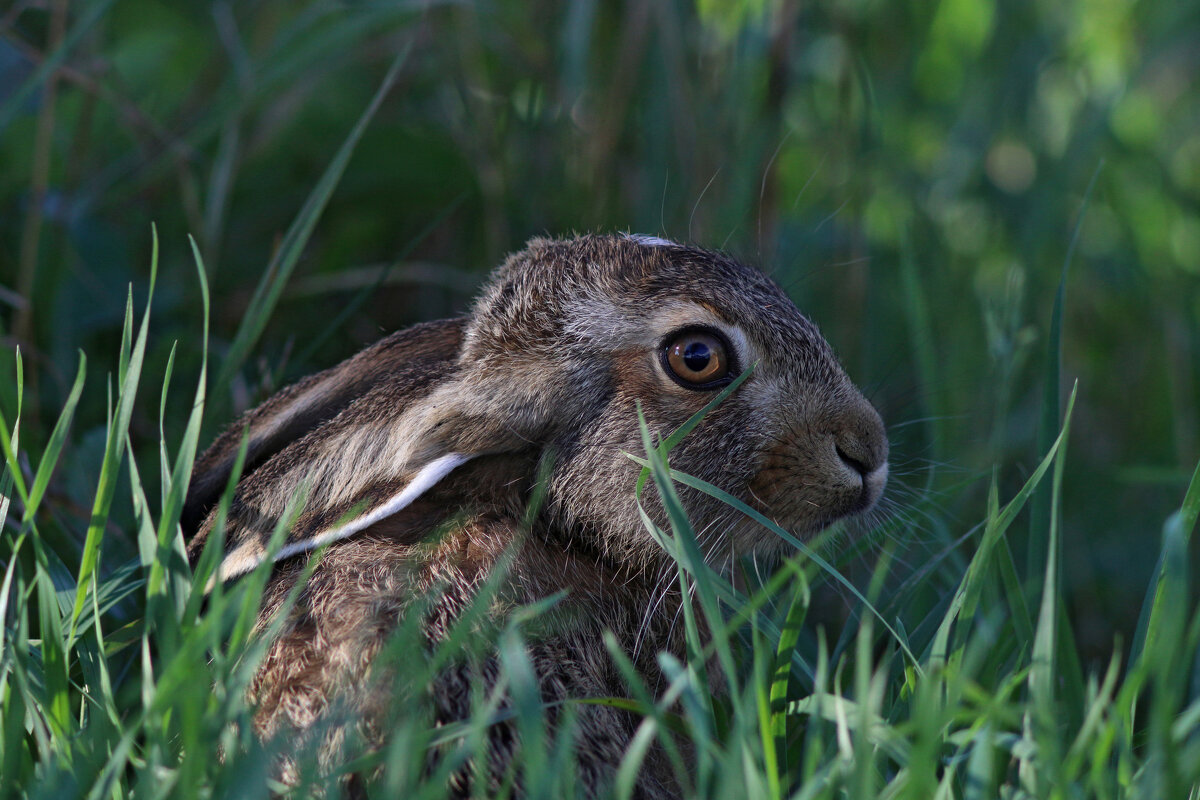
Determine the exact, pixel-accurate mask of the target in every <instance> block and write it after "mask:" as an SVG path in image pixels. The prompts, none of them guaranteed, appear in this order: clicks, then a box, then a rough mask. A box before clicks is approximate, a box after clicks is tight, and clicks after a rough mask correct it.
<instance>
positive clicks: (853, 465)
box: [834, 444, 871, 478]
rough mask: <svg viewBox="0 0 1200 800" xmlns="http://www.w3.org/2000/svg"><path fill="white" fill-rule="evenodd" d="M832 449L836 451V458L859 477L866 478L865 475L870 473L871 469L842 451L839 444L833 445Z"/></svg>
mask: <svg viewBox="0 0 1200 800" xmlns="http://www.w3.org/2000/svg"><path fill="white" fill-rule="evenodd" d="M834 449H835V450H836V451H837V454H838V458H840V459H841V460H842V463H844V464H845V465H846V466H848V467H850V469H852V470H854V471H855V472H857V473H858V474H859V475H862V476H863V477H864V478H865V477H866V476H867V473H869V472H870V471H871V468H870V467H868V466H867V465H866V463H865V462H863V461H860V460H859V459H857V458H855V457H854V456H852V455H850V454H849V453H847V452H846V451H845V450H843V449H842V446H841V445H840V444H835V445H834Z"/></svg>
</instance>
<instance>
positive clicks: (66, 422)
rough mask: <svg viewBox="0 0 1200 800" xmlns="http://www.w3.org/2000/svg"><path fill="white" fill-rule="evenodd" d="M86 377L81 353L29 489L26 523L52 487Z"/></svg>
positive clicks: (85, 359)
mask: <svg viewBox="0 0 1200 800" xmlns="http://www.w3.org/2000/svg"><path fill="white" fill-rule="evenodd" d="M86 375H87V356H85V355H84V354H83V351H80V353H79V369H78V370H77V371H76V374H75V383H74V385H73V386H72V387H71V391H70V393H69V394H68V395H67V401H66V403H65V404H64V405H63V409H62V413H61V414H59V416H58V422H56V423H55V424H54V430H53V431H51V433H50V440H49V441H48V442H47V443H46V451H45V453H43V454H42V460H41V462H40V463H39V464H38V470H37V474H36V475H35V476H34V478H33V486H32V487H30V489H29V500H28V501H27V502H26V505H25V521H26V522H30V521H32V520H33V517H34V515H35V514H36V513H37V510H38V506H40V505H41V503H42V497H43V496H44V495H45V494H46V487H47V486H49V485H50V476H51V475H52V474H53V473H54V468H55V467H56V466H58V456H59V454H60V453H61V452H62V448H63V444H64V443H65V442H66V440H67V431H68V430H70V428H71V420H72V419H73V418H74V416H75V406H76V405H78V403H79V395H80V394H81V393H82V392H83V379H84V378H85V377H86Z"/></svg>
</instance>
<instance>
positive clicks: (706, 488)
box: [627, 454, 923, 672]
mask: <svg viewBox="0 0 1200 800" xmlns="http://www.w3.org/2000/svg"><path fill="white" fill-rule="evenodd" d="M627 455H628V454H627ZM629 458H632V459H633V460H634V461H636V462H638V463H640V464H642V465H643V466H644V465H645V464H646V463H647V462H646V461H645V460H644V459H640V458H637V457H635V456H632V455H630V456H629ZM669 475H670V478H671V480H674V481H678V482H679V483H682V484H683V485H685V486H690V487H692V488H693V489H699V490H700V491H702V492H704V493H705V494H708V495H710V496H712V497H715V498H717V499H718V500H720V501H721V502H723V503H725V504H726V505H729V506H731V507H733V508H735V509H737V510H738V511H740V512H742V513H743V514H745V515H746V516H748V517H750V519H752V520H754V521H755V522H757V523H758V524H760V525H762V526H763V527H764V528H766V529H767V530H769V531H771V532H772V533H774V534H775V535H776V536H778V537H779V538H781V539H783V540H784V541H785V542H787V543H788V544H790V545H791V546H792V547H794V548H795V549H796V550H799V551H800V552H801V553H803V554H804V555H805V556H806V557H807V558H809V559H810V560H812V561H813V562H814V563H815V564H817V565H818V566H819V567H820V568H821V569H823V570H824V571H825V572H827V573H828V574H829V576H830V577H832V578H833V579H834V580H835V581H837V582H838V583H840V584H841V585H842V586H844V587H845V588H846V590H847V591H849V592H850V593H851V594H852V595H854V597H855V598H856V599H857V600H858V601H859V602H860V603H862V604H863V607H864V608H866V609H867V610H868V611H869V612H870V613H871V615H872V616H874V617H875V618H876V619H878V620H879V621H880V623H882V624H883V626H884V628H886V629H887V630H888V632H889V633H890V634H891V635H892V637H893V638H895V640H896V641H897V642H898V643H899V645H900V649H901V650H902V651H903V652H904V654H905V655H906V656H908V659H909V662H910V663H911V664H912V665H913V666H914V667H915V668H916V669H917V671H918V672H921V671H923V670H922V668H921V666H920V662H919V661H918V660H917V657H916V655H914V654H913V652H912V651H911V650H909V649H908V645H907V644H906V643H905V641H904V639H903V638H902V637H901V636H900V634H898V633H897V632H896V629H895V628H893V627H892V625H891V623H890V622H888V621H887V619H886V618H884V616H883V615H882V614H880V613H879V609H878V608H876V607H875V604H874V603H872V602H870V601H869V600H867V598H866V596H865V595H863V593H862V592H861V591H859V589H858V587H857V586H855V585H854V584H853V583H851V582H850V581H849V580H847V579H846V577H845V576H844V575H842V573H841V572H839V571H838V570H837V568H835V567H834V566H833V565H832V564H830V563H829V562H828V561H827V560H825V559H824V558H823V557H821V555H820V554H819V553H817V552H816V551H815V550H813V549H812V548H811V547H809V546H808V545H806V544H804V542H801V541H800V540H799V539H797V538H796V537H795V536H793V535H792V534H791V533H790V532H788V531H786V530H784V529H783V528H781V527H780V526H778V525H776V524H775V523H774V522H773V521H771V520H770V519H768V518H767V517H766V516H764V515H763V514H761V513H759V512H758V511H755V510H754V509H753V508H751V507H750V506H748V505H746V504H745V503H744V502H742V501H741V500H739V499H737V498H736V497H734V496H733V495H731V494H729V493H728V492H726V491H725V490H723V489H720V488H718V487H716V486H714V485H712V484H711V483H708V482H707V481H703V480H700V479H699V478H694V477H692V476H691V475H687V474H685V473H682V472H677V471H676V470H673V469H672V470H670V471H669Z"/></svg>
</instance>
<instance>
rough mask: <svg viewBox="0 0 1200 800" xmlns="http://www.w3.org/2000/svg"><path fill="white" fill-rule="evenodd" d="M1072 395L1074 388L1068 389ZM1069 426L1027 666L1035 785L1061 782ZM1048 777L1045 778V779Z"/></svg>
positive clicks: (1057, 471)
mask: <svg viewBox="0 0 1200 800" xmlns="http://www.w3.org/2000/svg"><path fill="white" fill-rule="evenodd" d="M1071 394H1072V399H1074V394H1075V392H1074V390H1072V393H1071ZM1070 429H1071V419H1070V417H1069V416H1068V417H1067V419H1066V421H1065V422H1064V423H1063V428H1062V433H1061V434H1060V440H1061V441H1062V442H1063V444H1062V446H1061V447H1059V450H1058V453H1057V454H1056V455H1055V459H1054V477H1053V482H1052V483H1051V485H1050V489H1051V493H1050V498H1051V503H1050V515H1051V516H1050V525H1049V540H1048V541H1047V543H1046V548H1047V553H1046V559H1045V576H1044V579H1043V582H1042V603H1041V610H1040V611H1039V613H1038V623H1037V628H1036V630H1035V631H1034V638H1033V653H1032V664H1031V666H1030V670H1029V691H1030V700H1031V702H1032V704H1033V708H1032V713H1033V720H1034V736H1035V739H1036V741H1037V743H1038V748H1039V751H1040V755H1041V758H1040V759H1039V761H1040V762H1041V766H1042V769H1041V770H1040V771H1039V773H1038V778H1039V782H1038V786H1043V785H1045V786H1058V785H1061V780H1060V775H1061V766H1062V762H1061V753H1060V752H1059V750H1060V747H1059V739H1058V735H1057V731H1056V727H1057V723H1058V720H1059V717H1060V709H1059V707H1058V706H1057V705H1056V702H1055V697H1056V692H1055V688H1056V684H1057V682H1058V679H1059V677H1060V676H1059V672H1058V669H1057V665H1058V662H1059V654H1058V645H1059V641H1060V639H1059V613H1060V603H1061V598H1060V596H1059V594H1060V591H1061V589H1060V587H1061V585H1062V584H1061V578H1060V575H1061V571H1062V541H1061V538H1062V530H1061V517H1062V508H1061V502H1062V479H1063V473H1064V469H1065V467H1066V460H1067V459H1066V453H1067V448H1066V439H1067V436H1068V434H1069V431H1070ZM1046 781H1048V782H1046Z"/></svg>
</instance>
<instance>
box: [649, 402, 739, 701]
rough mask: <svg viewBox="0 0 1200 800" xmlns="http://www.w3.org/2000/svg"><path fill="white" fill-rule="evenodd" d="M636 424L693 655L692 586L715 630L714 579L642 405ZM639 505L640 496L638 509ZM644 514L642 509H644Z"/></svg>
mask: <svg viewBox="0 0 1200 800" xmlns="http://www.w3.org/2000/svg"><path fill="white" fill-rule="evenodd" d="M638 427H639V430H640V432H641V436H642V446H643V447H644V448H645V449H646V454H647V458H648V459H649V462H650V472H651V475H652V476H653V478H654V484H655V488H656V489H657V490H658V496H659V499H660V501H661V502H662V506H663V509H664V510H665V511H666V512H667V518H668V520H669V521H670V525H671V533H672V540H673V542H674V543H675V544H676V545H677V546H678V547H677V549H676V553H675V555H676V556H677V557H679V558H680V560H679V563H680V564H681V565H682V566H683V567H684V569H680V570H678V574H679V580H680V599H681V602H682V604H683V613H684V621H685V623H687V632H688V639H689V642H690V643H691V649H692V654H693V656H697V655H698V654H699V653H700V652H701V650H702V649H703V644H702V642H700V638H699V633H698V627H697V625H696V621H695V618H694V616H693V611H692V603H691V602H690V600H691V592H692V591H693V589H692V588H691V587H694V591H695V593H696V595H698V599H699V601H700V607H701V609H702V611H703V613H704V617H705V620H706V621H707V623H708V627H709V632H710V633H712V632H714V631H715V630H716V629H717V628H720V627H721V621H722V620H721V613H720V609H719V608H718V606H717V597H716V591H715V590H714V587H713V582H712V580H711V579H710V577H709V576H710V574H711V570H710V569H709V568H708V565H707V563H706V562H705V560H704V555H703V553H701V552H700V547H699V545H698V543H697V542H696V534H695V531H694V530H693V529H692V526H691V522H690V521H689V520H688V518H687V513H686V512H685V511H684V509H683V504H682V503H681V502H680V500H679V496H678V495H677V494H676V493H675V487H674V485H673V484H672V482H671V478H670V476H669V474H668V470H669V468H668V467H667V465H666V457H665V456H663V455H662V454H661V453H659V451H658V450H657V449H656V448H655V447H654V446H653V444H652V442H651V440H650V428H649V426H648V425H647V424H646V419H645V416H644V415H643V414H642V410H641V407H640V405H639V407H638ZM640 506H641V503H640V498H639V508H640ZM643 513H644V512H643ZM689 575H690V578H691V586H690V587H689V585H688V583H689V581H688V578H689ZM711 641H713V642H714V643H715V644H716V645H717V649H716V655H717V659H718V662H719V663H720V664H721V668H722V669H723V670H725V677H726V679H727V680H729V681H731V682H732V681H733V680H734V677H733V676H734V670H735V666H734V662H733V655H732V654H731V653H730V651H729V648H728V647H727V646H726V642H724V641H723V640H722V639H721V638H720V637H713V638H712V639H711ZM692 666H693V668H696V669H703V668H704V667H703V664H702V663H700V664H693V665H692ZM730 689H731V690H736V687H735V686H734V685H732V684H731V686H730Z"/></svg>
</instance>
